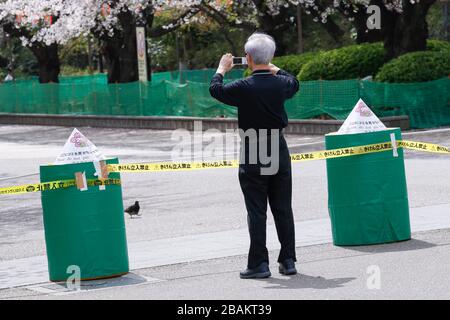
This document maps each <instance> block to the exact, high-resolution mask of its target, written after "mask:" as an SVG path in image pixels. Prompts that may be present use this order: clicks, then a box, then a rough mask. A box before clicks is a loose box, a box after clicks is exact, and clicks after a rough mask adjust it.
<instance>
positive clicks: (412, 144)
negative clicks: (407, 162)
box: [398, 140, 450, 154]
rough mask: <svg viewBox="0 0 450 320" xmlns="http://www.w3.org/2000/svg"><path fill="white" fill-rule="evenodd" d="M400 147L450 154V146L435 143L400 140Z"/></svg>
mask: <svg viewBox="0 0 450 320" xmlns="http://www.w3.org/2000/svg"><path fill="white" fill-rule="evenodd" d="M398 147H399V148H406V149H411V150H417V151H425V152H432V153H445V154H450V148H447V147H444V146H440V145H438V144H434V143H426V142H417V141H407V140H400V141H398Z"/></svg>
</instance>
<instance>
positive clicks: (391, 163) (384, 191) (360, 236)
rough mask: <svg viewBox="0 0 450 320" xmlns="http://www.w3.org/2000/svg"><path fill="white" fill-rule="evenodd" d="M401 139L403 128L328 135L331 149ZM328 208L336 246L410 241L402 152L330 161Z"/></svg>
mask: <svg viewBox="0 0 450 320" xmlns="http://www.w3.org/2000/svg"><path fill="white" fill-rule="evenodd" d="M391 133H394V134H395V139H396V140H401V138H402V137H401V132H400V129H397V128H394V129H387V130H383V131H377V132H370V133H358V134H344V135H338V134H328V135H326V136H325V144H326V149H327V150H331V149H338V148H345V147H354V146H362V145H368V144H375V143H382V142H390V141H391ZM327 175H328V209H329V214H330V218H331V227H332V233H333V242H334V244H335V245H342V246H345V245H367V244H377V243H387V242H394V241H402V240H408V239H410V238H411V227H410V221H409V206H408V195H407V188H406V177H405V164H404V158H403V149H401V148H400V149H398V156H397V157H394V155H393V150H389V151H383V152H377V153H369V154H363V155H356V156H351V157H343V158H335V159H327Z"/></svg>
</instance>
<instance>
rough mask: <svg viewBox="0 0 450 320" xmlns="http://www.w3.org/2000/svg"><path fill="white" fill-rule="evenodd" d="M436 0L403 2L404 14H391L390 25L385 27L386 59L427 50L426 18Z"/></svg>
mask: <svg viewBox="0 0 450 320" xmlns="http://www.w3.org/2000/svg"><path fill="white" fill-rule="evenodd" d="M434 2H436V0H421V1H420V2H419V3H415V4H411V3H410V2H409V1H406V0H405V1H403V12H402V13H397V12H390V13H389V18H388V19H385V20H386V21H388V23H387V24H386V25H385V26H384V27H383V29H384V30H383V31H384V35H385V36H384V47H385V48H386V59H387V60H390V59H392V58H395V57H398V56H400V55H402V54H405V53H408V52H413V51H424V50H426V48H427V38H428V25H427V21H426V16H427V13H428V10H429V9H430V6H431V5H432V4H433V3H434ZM382 22H383V20H382Z"/></svg>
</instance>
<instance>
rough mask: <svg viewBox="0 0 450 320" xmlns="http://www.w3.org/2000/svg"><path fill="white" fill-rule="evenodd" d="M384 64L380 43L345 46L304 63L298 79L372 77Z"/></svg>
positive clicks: (382, 48)
mask: <svg viewBox="0 0 450 320" xmlns="http://www.w3.org/2000/svg"><path fill="white" fill-rule="evenodd" d="M383 63H384V47H383V44H382V43H380V42H377V43H365V44H358V45H351V46H346V47H342V48H338V49H334V50H330V51H327V52H324V53H322V54H320V55H319V56H318V57H317V58H315V59H312V60H311V61H309V62H308V63H306V64H305V65H304V66H303V68H302V69H301V70H300V72H299V74H298V76H297V77H298V79H299V80H302V81H306V80H318V79H324V80H342V79H354V78H362V77H365V76H369V75H374V74H376V73H377V71H378V70H379V69H380V68H381V66H382V65H383Z"/></svg>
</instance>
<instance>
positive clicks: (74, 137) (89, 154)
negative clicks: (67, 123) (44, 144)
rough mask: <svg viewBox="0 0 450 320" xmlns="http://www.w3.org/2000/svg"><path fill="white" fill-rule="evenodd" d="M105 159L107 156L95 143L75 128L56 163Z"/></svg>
mask: <svg viewBox="0 0 450 320" xmlns="http://www.w3.org/2000/svg"><path fill="white" fill-rule="evenodd" d="M105 159H106V158H105V156H104V155H103V154H102V153H101V152H100V151H99V150H98V148H97V147H96V146H95V144H93V143H92V142H91V141H90V140H89V139H88V138H86V137H85V136H84V135H83V134H82V133H81V132H80V131H79V130H78V129H77V128H75V129H73V131H72V134H71V135H70V137H69V139H67V142H66V144H65V145H64V148H63V150H62V152H61V154H60V155H59V156H58V158H56V160H55V162H54V164H55V165H61V164H72V163H81V162H91V161H100V160H105Z"/></svg>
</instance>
